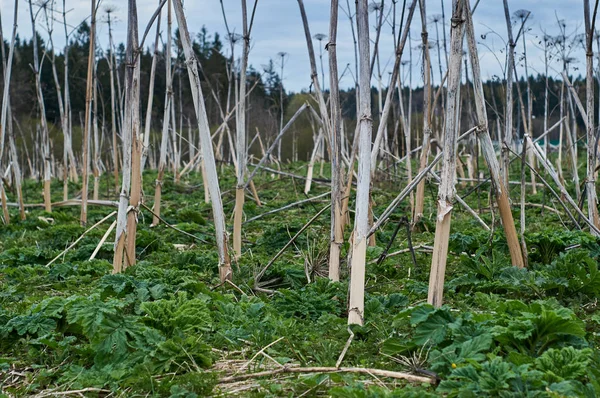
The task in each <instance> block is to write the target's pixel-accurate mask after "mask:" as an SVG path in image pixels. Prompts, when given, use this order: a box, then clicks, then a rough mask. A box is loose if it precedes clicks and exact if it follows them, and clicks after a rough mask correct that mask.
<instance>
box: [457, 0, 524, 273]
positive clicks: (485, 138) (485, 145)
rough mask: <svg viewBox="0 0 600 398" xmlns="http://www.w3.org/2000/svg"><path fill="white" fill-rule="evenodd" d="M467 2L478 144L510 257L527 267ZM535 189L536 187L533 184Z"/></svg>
mask: <svg viewBox="0 0 600 398" xmlns="http://www.w3.org/2000/svg"><path fill="white" fill-rule="evenodd" d="M465 1H466V6H465V14H466V33H467V44H468V46H469V56H470V59H471V70H472V73H473V88H474V94H475V95H474V97H475V108H476V115H477V124H478V128H477V135H478V137H479V142H480V143H481V149H482V152H483V156H484V158H485V161H486V163H487V165H488V169H489V170H490V176H491V179H492V181H493V187H494V190H495V194H496V202H497V203H498V208H499V210H500V217H501V219H502V225H503V227H504V232H505V234H506V240H507V244H508V248H509V251H510V256H511V260H512V263H513V265H516V266H518V267H524V266H525V261H524V258H523V255H524V253H523V252H522V250H521V246H520V245H519V238H518V236H517V230H516V227H515V222H514V218H513V215H512V212H511V209H510V199H509V196H508V188H507V187H508V185H506V184H505V183H504V180H503V179H502V177H501V174H500V164H499V163H498V160H497V159H496V152H495V150H494V146H493V143H492V138H491V137H490V133H489V129H488V120H487V111H486V105H485V97H484V94H483V82H482V79H481V68H480V65H479V56H478V53H477V41H476V39H475V37H476V36H475V29H474V26H473V18H472V15H471V11H470V4H469V0H465ZM534 189H535V185H534Z"/></svg>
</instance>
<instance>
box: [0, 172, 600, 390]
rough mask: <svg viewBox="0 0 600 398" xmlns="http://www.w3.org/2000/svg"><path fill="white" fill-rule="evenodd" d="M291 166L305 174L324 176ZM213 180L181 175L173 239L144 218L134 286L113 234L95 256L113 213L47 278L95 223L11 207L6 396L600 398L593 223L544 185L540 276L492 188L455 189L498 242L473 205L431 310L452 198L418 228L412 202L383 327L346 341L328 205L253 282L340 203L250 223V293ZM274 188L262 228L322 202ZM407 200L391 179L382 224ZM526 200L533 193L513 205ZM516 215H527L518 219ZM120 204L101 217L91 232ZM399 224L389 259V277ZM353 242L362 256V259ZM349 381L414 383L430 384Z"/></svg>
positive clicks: (172, 189) (368, 300) (288, 185)
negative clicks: (438, 239) (225, 277)
mask: <svg viewBox="0 0 600 398" xmlns="http://www.w3.org/2000/svg"><path fill="white" fill-rule="evenodd" d="M327 168H328V166H327V165H326V167H325V176H328V175H329V170H327ZM285 169H286V171H287V172H290V173H293V174H296V175H304V174H305V170H306V165H305V164H302V163H293V164H288V165H286V166H285ZM315 173H316V174H318V167H316V168H315ZM233 174H234V173H233V169H230V168H224V169H222V170H221V176H220V177H221V181H220V182H221V186H222V190H223V203H224V206H225V214H226V215H227V216H228V217H229V216H230V215H231V214H232V211H233V207H234V199H235V181H234V178H233ZM317 177H318V176H317ZM110 178H112V177H110V176H109V175H105V177H104V178H103V179H102V182H101V184H102V185H101V189H100V192H101V193H103V194H105V193H106V192H107V190H108V188H107V186H106V184H107V183H110V184H112V182H111V181H112V180H110ZM155 178H156V174H155V173H154V172H147V173H145V174H144V180H145V181H144V194H145V198H146V200H145V201H146V203H147V204H148V205H149V206H150V205H151V202H152V194H153V190H154V188H153V184H154V180H155ZM201 181H202V180H201V176H200V175H196V174H189V175H187V176H185V177H184V178H182V180H181V182H180V183H179V184H175V183H173V178H172V176H167V178H165V183H164V187H163V192H164V196H163V211H162V217H163V218H164V220H165V221H166V222H168V223H169V224H170V226H171V227H169V226H166V225H165V224H164V223H163V224H161V225H159V226H157V227H150V223H151V221H152V214H150V213H149V212H148V211H147V210H145V209H142V210H141V212H140V214H139V215H138V219H139V224H138V237H137V256H138V261H139V262H138V263H137V264H136V265H135V266H133V267H131V268H128V269H127V270H126V271H125V272H123V273H122V274H117V275H113V274H112V273H111V271H112V258H113V253H114V251H113V242H114V232H113V233H112V234H111V235H110V236H109V238H108V240H107V243H105V244H104V245H103V246H102V247H101V249H100V250H99V252H98V254H97V256H96V258H95V259H94V260H91V261H89V258H90V256H91V255H92V253H93V252H94V250H95V249H96V247H97V246H98V243H99V242H100V240H101V238H102V236H103V235H104V233H105V232H106V231H107V230H108V228H109V226H110V224H111V223H112V219H108V220H107V221H106V222H104V223H102V224H101V225H99V226H98V227H97V228H95V229H93V230H92V231H90V232H89V233H88V234H87V235H86V236H85V237H84V238H83V239H82V240H81V241H80V242H78V244H77V245H75V246H74V247H73V248H72V249H70V250H68V251H67V252H66V253H65V254H64V255H62V256H60V257H59V258H58V259H57V260H56V261H55V262H54V263H53V264H51V265H50V266H47V264H48V263H49V262H50V261H51V260H53V259H54V258H55V257H56V256H57V255H59V254H60V253H61V252H62V251H63V250H64V249H66V248H67V246H69V245H70V243H72V242H74V241H75V240H76V239H77V238H78V237H79V236H81V234H82V233H83V232H84V231H85V230H86V228H83V227H81V226H80V225H79V219H78V216H79V207H78V206H75V207H64V208H58V207H57V208H55V210H54V211H53V212H52V213H45V212H43V211H42V210H38V209H35V208H30V209H29V212H28V214H27V220H26V221H22V222H19V221H17V213H16V210H11V211H14V214H13V220H14V221H13V223H12V224H11V225H9V226H3V227H2V229H1V230H0V242H1V243H0V396H7V397H9V396H37V397H45V396H54V395H53V394H55V393H57V392H59V391H60V392H63V394H62V395H61V396H82V395H84V396H90V397H94V396H127V397H134V396H172V397H195V396H198V397H202V396H221V395H240V396H256V397H279V396H295V397H298V396H305V397H311V396H315V397H318V396H333V397H388V396H389V397H392V396H393V397H427V396H442V395H443V396H461V397H471V396H473V397H474V396H479V397H483V396H502V397H562V396H586V397H594V396H596V395H597V394H599V393H600V352H599V351H598V343H599V336H600V335H599V333H600V312H598V308H597V297H598V295H599V294H600V273H599V272H598V256H600V244H599V241H598V240H597V239H596V238H594V237H592V236H591V235H590V234H589V233H584V232H579V231H577V230H575V229H574V228H573V226H572V225H570V224H569V222H568V219H567V218H566V216H565V215H564V214H563V212H562V210H561V209H559V208H557V207H556V205H555V204H553V202H552V201H551V197H550V195H549V194H548V193H547V192H546V193H544V192H543V190H542V189H539V190H538V193H537V194H536V195H532V194H531V193H530V192H528V197H527V200H528V203H529V202H530V203H537V204H540V203H545V204H546V206H547V207H546V208H541V207H539V206H529V205H528V207H527V232H526V235H525V238H526V242H527V247H528V249H529V250H528V251H529V258H528V260H529V263H528V267H527V268H526V269H518V268H516V267H513V266H511V265H510V258H509V257H508V250H507V248H506V243H505V242H506V241H505V239H504V234H503V230H502V227H501V225H500V222H499V218H498V217H497V216H496V217H493V216H492V212H490V209H489V206H490V200H489V189H490V187H489V185H488V184H483V185H482V186H481V188H480V189H476V190H474V189H473V187H472V186H471V185H467V186H465V187H462V186H461V185H460V184H459V185H458V186H457V187H458V193H459V195H462V196H463V198H465V200H466V201H467V203H469V204H470V205H471V207H472V208H473V209H475V211H479V209H480V208H481V218H482V219H483V221H484V222H485V223H486V224H487V225H489V226H492V232H488V231H486V230H484V228H483V227H482V226H481V225H480V224H479V223H478V222H477V221H475V220H474V218H473V217H472V216H471V215H470V214H469V213H467V212H465V211H464V210H463V209H462V208H460V207H456V208H455V211H454V212H453V214H454V216H453V224H452V235H451V240H450V254H449V259H448V269H447V274H446V285H445V294H444V297H445V305H444V306H443V307H441V308H439V309H434V308H433V307H432V306H429V305H427V304H425V302H426V298H427V282H428V279H429V267H430V264H431V254H430V253H429V250H428V247H430V246H431V245H432V243H433V239H434V230H435V208H434V207H433V203H434V201H433V198H434V197H435V195H436V193H437V188H436V187H435V185H433V184H429V185H428V188H427V191H426V192H427V195H426V206H425V217H424V218H423V220H422V222H421V223H420V224H419V225H417V227H416V229H415V230H414V231H412V232H408V231H409V229H407V227H406V224H405V223H404V219H403V218H404V216H406V215H407V214H408V213H409V210H407V208H408V206H409V205H408V201H404V202H403V203H402V204H401V206H400V207H399V208H398V209H397V210H396V211H395V212H394V214H393V215H392V217H391V218H390V220H389V221H388V222H387V223H386V224H385V226H384V227H383V228H382V229H380V230H379V231H378V232H377V233H376V240H377V245H376V246H375V247H369V249H368V253H367V262H368V264H367V276H366V288H365V289H366V297H365V323H364V326H356V325H354V326H352V328H351V329H348V326H347V296H348V283H347V281H348V275H347V274H348V273H347V267H346V262H345V261H343V262H342V277H341V280H342V281H343V282H341V283H332V282H329V281H328V279H327V257H328V250H329V245H328V242H329V212H328V211H327V212H324V213H323V215H321V216H320V217H318V218H317V219H316V220H315V221H314V223H312V224H311V225H310V226H309V227H308V228H307V229H306V230H305V231H304V232H303V233H301V234H300V235H299V236H298V238H297V239H296V240H295V242H294V243H293V244H292V245H290V247H289V248H288V249H287V250H286V251H285V252H284V253H283V255H282V256H281V257H280V258H279V259H277V261H275V262H274V263H273V265H272V266H270V267H269V268H268V269H267V271H266V273H265V275H264V277H263V278H262V279H261V282H260V283H257V282H256V281H255V277H254V276H255V275H256V274H257V273H258V272H259V271H260V270H261V269H262V268H263V267H264V266H265V265H267V264H268V263H269V261H270V260H271V259H272V258H273V256H275V254H276V253H277V252H278V251H279V250H280V249H281V248H282V247H284V245H286V243H288V241H289V240H290V238H291V237H292V236H294V235H295V234H296V233H297V232H298V231H300V229H301V228H302V227H303V226H304V225H305V224H306V222H307V221H308V220H309V219H311V217H313V216H314V215H315V214H316V213H317V212H318V211H319V210H321V209H323V208H324V207H325V206H327V204H328V196H324V197H323V198H322V199H319V200H315V201H312V202H308V203H305V204H303V205H301V206H296V207H292V208H290V209H288V210H285V211H283V212H279V213H276V214H272V215H267V216H264V217H262V218H259V219H257V220H255V221H251V222H248V223H246V224H244V236H243V243H244V254H243V256H242V257H241V260H240V262H239V263H237V264H234V272H235V274H234V278H233V281H232V282H226V283H221V282H220V279H219V273H218V268H217V265H218V258H217V253H216V250H215V241H214V239H215V238H214V236H215V235H214V229H213V224H212V220H211V207H210V205H209V204H205V203H204V190H203V188H202V185H201ZM111 187H112V185H111ZM256 187H257V190H258V192H259V195H260V198H261V200H262V201H263V206H262V207H258V206H257V205H256V204H255V203H253V202H252V200H251V197H248V199H247V203H246V207H245V219H246V220H249V219H251V218H252V217H255V216H258V215H260V214H263V213H265V212H267V211H269V210H274V209H278V208H280V207H282V206H284V205H286V204H289V203H293V202H296V201H298V200H302V199H304V198H306V197H305V195H304V194H303V193H302V191H303V181H302V180H301V179H289V178H283V177H280V176H276V175H271V174H266V173H263V174H259V175H257V177H256ZM397 187H398V184H397V183H392V182H390V181H381V182H377V183H375V184H374V186H373V191H372V196H373V201H374V203H375V205H374V214H375V216H377V215H379V214H381V213H382V211H383V210H384V209H385V208H386V206H387V204H388V203H389V202H390V201H391V200H392V199H393V198H394V197H395V196H396V195H397V193H398V188H397ZM111 189H112V188H111ZM77 190H78V186H77V185H72V186H71V191H72V192H76V191H77ZM24 191H25V195H26V202H27V203H41V202H42V194H41V191H42V185H41V183H37V182H34V181H31V180H29V181H26V182H25V187H24ZM327 191H328V187H327V185H319V184H315V185H314V189H313V191H312V192H311V193H310V196H311V197H314V196H316V195H319V194H322V193H326V192H327ZM469 192H470V194H468V193H469ZM9 194H10V193H9ZM103 194H101V198H102V195H103ZM109 194H110V195H111V197H114V193H113V192H109ZM467 194H468V195H467ZM518 194H519V187H518V186H516V187H515V188H514V189H513V190H512V191H511V196H512V197H513V198H517V197H518ZM61 195H62V186H61V183H60V182H58V181H57V182H55V183H54V184H53V199H54V200H55V201H60V200H61V198H62V196H61ZM9 199H12V196H11V198H9ZM492 203H493V200H492ZM515 203H517V202H515ZM457 206H458V205H457ZM350 208H351V209H353V208H354V206H353V203H352V202H351V206H350ZM557 209H558V210H557ZM513 210H514V214H515V220H518V219H519V206H514V209H513ZM112 211H113V209H112V208H109V207H99V206H93V207H90V210H89V223H88V225H89V226H91V225H93V224H95V223H96V222H98V221H100V220H101V219H103V218H104V217H106V216H107V215H109V214H110V213H111V212H112ZM227 221H228V224H230V220H227ZM563 222H564V223H566V225H564V226H563V224H562V223H563ZM398 223H400V224H399V225H400V227H399V232H398V234H397V236H396V238H395V239H394V241H393V244H392V245H391V247H390V249H389V255H388V256H387V258H386V259H385V260H384V261H382V262H381V263H379V264H378V263H377V260H378V259H379V258H380V256H381V254H382V253H383V251H384V249H385V247H386V246H387V245H388V243H389V242H390V240H391V239H392V235H393V233H394V231H395V230H396V227H397V225H398ZM517 224H518V223H517ZM348 233H349V232H348V231H347V234H346V235H348ZM409 234H410V235H409ZM409 238H410V240H409ZM348 247H349V245H348V243H345V246H344V248H343V250H342V256H343V257H344V258H345V255H346V253H347V251H348ZM409 247H412V248H413V252H411V251H410V250H406V249H407V248H409ZM398 251H403V252H401V253H399V254H395V252H398ZM413 255H414V258H413ZM349 331H351V333H352V335H353V339H352V341H351V343H350V345H349V348H348V349H347V352H346V353H345V355H343V358H342V359H343V360H342V363H341V367H342V368H343V369H342V370H346V371H335V372H332V371H331V369H329V370H325V369H323V370H322V371H312V372H311V369H305V368H314V367H328V368H333V367H336V362H338V359H339V358H340V356H341V354H342V351H343V350H344V347H345V345H346V343H347V341H348V338H349V336H350V334H349ZM300 368H302V369H300ZM346 368H361V369H362V368H367V369H374V370H388V371H396V372H404V373H410V374H412V375H416V376H421V377H424V378H429V379H430V380H431V381H432V383H423V382H418V381H417V382H412V383H411V382H408V381H406V380H403V379H396V378H389V377H384V376H382V375H377V373H376V372H375V371H374V370H373V371H367V372H362V373H357V371H356V369H354V370H353V369H346ZM294 369H295V370H294ZM313 370H314V369H313ZM257 372H267V373H266V374H263V376H262V377H261V376H260V375H255V374H254V373H257ZM292 372H293V373H292Z"/></svg>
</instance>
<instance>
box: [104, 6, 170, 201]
mask: <svg viewBox="0 0 600 398" xmlns="http://www.w3.org/2000/svg"><path fill="white" fill-rule="evenodd" d="M106 13H107V14H108V17H107V20H108V43H109V47H110V56H109V57H108V59H109V78H110V114H111V132H112V146H113V147H112V156H113V174H114V177H115V192H116V191H118V190H119V150H118V141H117V112H116V107H117V98H116V95H117V94H116V92H115V72H116V67H117V66H116V58H115V53H114V45H113V37H112V20H111V13H112V9H111V8H108V9H107V10H106ZM167 40H170V36H169V38H168V39H167ZM117 78H118V76H117ZM167 79H169V75H167ZM119 103H120V102H119Z"/></svg>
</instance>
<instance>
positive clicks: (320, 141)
mask: <svg viewBox="0 0 600 398" xmlns="http://www.w3.org/2000/svg"><path fill="white" fill-rule="evenodd" d="M334 1H335V0H334ZM279 143H280V144H281V140H279ZM321 145H323V129H319V134H318V135H317V136H316V138H315V142H314V146H313V151H312V154H311V155H310V160H309V162H308V171H307V172H306V181H305V183H304V193H305V194H308V193H309V192H310V188H311V185H312V179H313V172H314V168H315V161H316V160H317V154H318V153H319V150H320V149H321ZM331 169H332V173H333V170H334V169H333V167H332V168H331Z"/></svg>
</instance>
